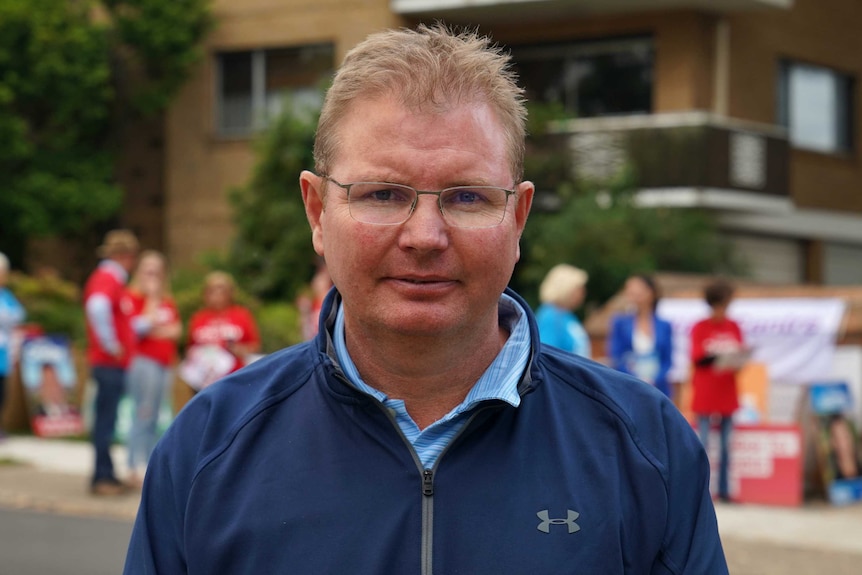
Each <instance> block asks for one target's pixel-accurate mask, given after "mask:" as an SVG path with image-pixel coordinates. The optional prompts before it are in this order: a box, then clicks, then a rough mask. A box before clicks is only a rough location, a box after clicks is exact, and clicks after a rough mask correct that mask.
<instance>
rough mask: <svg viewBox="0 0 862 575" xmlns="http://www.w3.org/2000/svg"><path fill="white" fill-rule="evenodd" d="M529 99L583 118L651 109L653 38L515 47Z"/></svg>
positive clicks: (513, 53) (514, 58)
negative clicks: (557, 107)
mask: <svg viewBox="0 0 862 575" xmlns="http://www.w3.org/2000/svg"><path fill="white" fill-rule="evenodd" d="M512 57H513V60H514V61H515V66H516V68H517V71H518V74H519V76H520V78H521V82H522V84H523V85H524V88H525V90H526V92H527V99H528V100H530V101H540V102H547V103H557V104H561V105H562V106H563V107H564V108H565V109H566V111H568V112H569V113H571V114H573V115H574V116H576V117H580V118H590V117H596V116H612V115H622V114H648V113H650V112H652V93H653V61H654V49H653V41H652V39H651V38H629V39H619V40H602V41H593V42H573V43H566V44H545V45H531V46H513V47H512Z"/></svg>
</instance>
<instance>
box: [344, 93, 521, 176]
mask: <svg viewBox="0 0 862 575" xmlns="http://www.w3.org/2000/svg"><path fill="white" fill-rule="evenodd" d="M337 131H338V138H337V140H338V143H339V145H338V150H337V153H336V155H335V161H334V162H333V166H332V170H331V171H332V173H333V175H340V174H341V172H339V169H341V168H347V169H349V170H351V173H349V174H346V175H348V176H349V177H351V178H359V177H363V178H365V177H371V176H374V177H376V178H381V177H383V176H388V177H389V178H390V179H393V178H396V177H402V178H404V177H406V176H410V177H411V178H417V177H418V178H420V179H422V178H428V177H430V176H431V175H434V174H436V175H438V176H439V175H441V174H444V173H445V174H449V175H450V176H451V177H452V178H455V180H452V181H451V183H453V184H455V183H459V181H460V180H459V178H465V177H466V178H472V179H471V180H470V181H471V182H473V183H478V181H477V179H478V180H482V181H483V180H486V179H494V180H496V179H499V178H501V177H502V178H503V179H507V178H508V175H509V174H510V172H511V162H510V155H509V153H508V149H507V146H506V138H505V134H504V130H503V128H502V125H501V122H500V120H499V118H498V117H497V115H496V113H495V112H494V111H493V110H492V109H491V107H490V106H489V105H488V104H486V103H484V102H465V103H456V104H450V105H447V106H434V107H427V108H426V107H421V108H417V107H408V106H406V105H404V104H403V103H401V102H400V101H399V100H398V99H396V98H393V97H391V96H386V97H380V98H361V99H358V100H357V101H355V102H353V103H352V104H351V106H350V108H348V110H347V111H346V113H345V115H344V116H343V118H342V119H341V122H340V123H339V125H338V128H337ZM404 183H420V182H414V181H412V180H411V181H410V182H406V181H405V182H404ZM487 183H501V182H498V181H493V182H491V181H489V182H487ZM506 183H507V184H509V183H511V182H508V181H507V182H506Z"/></svg>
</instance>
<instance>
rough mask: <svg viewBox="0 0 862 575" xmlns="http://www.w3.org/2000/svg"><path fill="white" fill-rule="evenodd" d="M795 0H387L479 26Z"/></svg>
mask: <svg viewBox="0 0 862 575" xmlns="http://www.w3.org/2000/svg"><path fill="white" fill-rule="evenodd" d="M793 2H794V0H390V2H389V5H390V8H391V9H392V11H393V12H394V13H396V14H399V15H401V16H404V17H407V18H443V19H445V20H447V21H451V22H463V23H473V24H478V23H482V22H488V21H506V20H509V21H511V20H513V19H515V18H517V19H518V20H523V19H524V18H529V19H546V18H554V17H563V16H574V15H577V16H583V15H596V14H619V13H624V12H645V11H650V10H681V9H682V10H702V11H705V12H715V13H726V12H736V11H740V10H760V9H776V8H777V9H789V8H791V7H792V6H793Z"/></svg>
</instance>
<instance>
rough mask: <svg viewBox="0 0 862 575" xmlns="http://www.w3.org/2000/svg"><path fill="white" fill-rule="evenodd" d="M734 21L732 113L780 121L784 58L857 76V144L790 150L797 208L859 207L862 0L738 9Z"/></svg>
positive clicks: (810, 0) (814, 0)
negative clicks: (839, 152) (838, 149)
mask: <svg viewBox="0 0 862 575" xmlns="http://www.w3.org/2000/svg"><path fill="white" fill-rule="evenodd" d="M729 22H730V26H731V40H730V46H731V48H730V49H731V70H730V78H731V93H730V114H731V115H732V116H735V117H739V118H745V119H749V120H756V121H759V122H768V123H775V122H777V120H778V115H777V113H778V110H777V107H776V100H777V96H778V93H777V74H778V62H779V59H780V58H791V59H795V60H799V61H802V62H808V63H811V64H817V65H820V66H827V67H830V68H834V69H836V70H838V71H841V72H844V73H849V74H851V75H853V76H854V77H855V78H856V92H857V93H856V95H855V102H854V104H855V105H854V117H855V128H854V130H853V133H854V134H855V136H856V139H857V142H856V149H855V150H854V151H853V152H852V153H851V154H850V155H849V156H846V157H845V156H833V155H827V154H818V153H812V152H806V151H799V150H795V151H792V152H791V168H790V186H791V194H792V197H793V199H794V201H795V202H796V204H797V205H798V206H799V207H806V208H821V209H833V210H852V211H857V212H858V211H862V194H860V193H859V190H860V189H862V166H860V163H862V162H860V161H862V151H860V144H862V142H859V141H858V140H859V137H858V136H859V135H860V134H862V104H860V98H859V93H858V91H859V89H860V88H862V84H860V82H859V80H860V78H862V57H860V54H862V2H860V1H859V0H796V2H795V3H794V7H793V9H792V10H786V11H764V12H752V13H742V14H737V15H734V16H732V17H730V18H729Z"/></svg>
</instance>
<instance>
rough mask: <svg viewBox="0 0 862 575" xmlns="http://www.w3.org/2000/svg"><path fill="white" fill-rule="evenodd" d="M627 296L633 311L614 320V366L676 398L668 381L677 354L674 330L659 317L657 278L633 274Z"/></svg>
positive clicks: (611, 342) (609, 347)
mask: <svg viewBox="0 0 862 575" xmlns="http://www.w3.org/2000/svg"><path fill="white" fill-rule="evenodd" d="M624 296H625V298H626V300H627V303H628V307H629V311H628V312H626V313H623V314H619V315H615V316H614V317H612V318H611V325H610V330H609V332H608V338H607V353H608V357H609V358H610V361H611V366H612V367H613V368H614V369H618V370H619V371H622V372H624V373H628V374H631V375H633V376H635V377H636V378H638V379H640V380H641V381H645V382H647V383H649V384H650V385H654V386H656V387H657V388H658V389H659V390H660V391H661V392H662V393H664V394H665V395H666V396H668V397H672V389H671V385H670V382H669V381H668V372H669V371H670V368H671V361H672V355H673V329H672V327H671V325H670V322H667V321H665V320H663V319H661V318H660V317H658V316H657V315H656V309H657V308H658V302H659V299H660V296H659V291H658V286H657V285H656V282H655V279H654V278H653V277H652V276H648V275H642V274H641V275H633V276H631V277H630V278H628V279H627V280H626V284H625V288H624Z"/></svg>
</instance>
